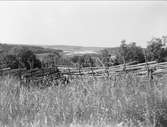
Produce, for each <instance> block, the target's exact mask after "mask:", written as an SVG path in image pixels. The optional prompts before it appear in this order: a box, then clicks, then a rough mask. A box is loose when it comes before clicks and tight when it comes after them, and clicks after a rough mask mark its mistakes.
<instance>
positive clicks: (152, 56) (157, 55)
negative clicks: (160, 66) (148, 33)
mask: <svg viewBox="0 0 167 127" xmlns="http://www.w3.org/2000/svg"><path fill="white" fill-rule="evenodd" d="M165 46H166V41H165V40H163V38H153V39H152V40H151V41H149V42H148V46H147V49H146V51H147V56H148V59H149V61H153V60H156V61H158V62H162V61H165V60H164V58H165V57H166V56H167V54H166V53H167V49H166V47H165Z"/></svg>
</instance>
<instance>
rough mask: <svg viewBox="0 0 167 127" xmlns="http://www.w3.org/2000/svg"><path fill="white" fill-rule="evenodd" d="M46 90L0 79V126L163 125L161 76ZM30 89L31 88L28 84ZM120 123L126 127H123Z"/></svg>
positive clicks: (82, 81)
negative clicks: (151, 78)
mask: <svg viewBox="0 0 167 127" xmlns="http://www.w3.org/2000/svg"><path fill="white" fill-rule="evenodd" d="M50 83H51V84H52V86H51V87H48V88H46V89H38V88H31V89H29V90H28V89H27V88H25V87H20V82H19V81H17V80H16V79H14V78H9V77H5V78H3V79H0V126H1V127H3V126H4V127H118V126H119V127H161V126H162V127H165V125H166V126H167V86H166V79H165V77H162V78H154V80H152V81H150V80H149V79H147V78H141V77H137V76H136V75H135V74H120V75H118V76H112V77H111V78H110V79H107V78H106V79H105V78H99V79H94V78H89V77H82V78H76V79H75V80H73V81H71V83H70V84H68V85H63V84H59V85H58V86H54V82H50ZM32 85H33V84H32ZM122 124H124V126H123V125H122Z"/></svg>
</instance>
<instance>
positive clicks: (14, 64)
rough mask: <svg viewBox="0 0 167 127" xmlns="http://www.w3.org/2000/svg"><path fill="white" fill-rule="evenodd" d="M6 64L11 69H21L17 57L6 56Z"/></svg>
mask: <svg viewBox="0 0 167 127" xmlns="http://www.w3.org/2000/svg"><path fill="white" fill-rule="evenodd" d="M4 63H5V65H6V66H7V67H9V68H11V69H16V68H18V67H19V61H18V60H17V58H16V56H15V55H6V56H5V57H4Z"/></svg>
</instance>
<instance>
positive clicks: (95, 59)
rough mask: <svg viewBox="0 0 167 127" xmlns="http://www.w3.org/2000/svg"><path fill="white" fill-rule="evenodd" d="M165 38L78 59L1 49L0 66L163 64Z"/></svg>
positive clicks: (166, 56)
mask: <svg viewBox="0 0 167 127" xmlns="http://www.w3.org/2000/svg"><path fill="white" fill-rule="evenodd" d="M166 43H167V36H163V37H161V38H152V39H151V40H150V41H148V43H147V47H146V48H142V47H140V46H137V45H136V43H135V42H132V43H128V44H127V42H126V41H125V40H122V41H121V44H120V46H119V47H117V48H114V50H113V48H106V49H103V50H101V51H100V53H99V54H85V55H78V56H76V55H75V56H65V55H63V53H62V51H58V50H54V49H50V50H49V49H44V48H39V47H33V48H32V47H27V46H16V47H15V46H14V47H9V46H6V49H8V50H6V51H3V50H4V46H5V45H0V46H1V49H3V50H1V58H0V65H1V68H3V67H2V66H5V67H9V68H11V69H16V68H26V69H32V68H41V67H54V66H55V65H62V66H72V67H101V66H103V67H110V66H114V65H119V64H125V63H129V64H136V63H143V62H145V61H157V62H164V61H167V47H166Z"/></svg>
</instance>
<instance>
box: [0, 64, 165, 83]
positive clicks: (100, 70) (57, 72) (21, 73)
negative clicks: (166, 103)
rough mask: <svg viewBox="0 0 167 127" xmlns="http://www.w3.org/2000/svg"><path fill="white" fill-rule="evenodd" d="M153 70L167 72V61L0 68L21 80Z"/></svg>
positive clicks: (144, 73)
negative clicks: (97, 65)
mask: <svg viewBox="0 0 167 127" xmlns="http://www.w3.org/2000/svg"><path fill="white" fill-rule="evenodd" d="M146 66H148V68H149V69H150V70H151V72H152V75H159V74H162V75H163V74H167V62H162V63H157V62H156V61H152V62H148V63H141V64H135V65H126V69H125V70H124V69H123V67H124V65H117V66H112V67H108V68H107V67H85V68H73V67H62V66H60V67H59V66H58V67H54V68H42V69H32V70H26V69H24V68H23V69H10V68H4V69H1V70H0V76H4V75H13V76H17V77H19V78H20V79H21V80H24V79H26V80H31V79H34V80H41V79H43V77H48V78H49V77H52V78H55V79H58V78H61V77H63V76H69V75H70V76H72V75H89V76H106V74H107V75H108V76H110V75H112V74H115V73H118V72H122V71H123V70H124V71H125V72H134V73H136V74H138V75H146V74H147V73H148V70H147V67H146Z"/></svg>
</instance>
